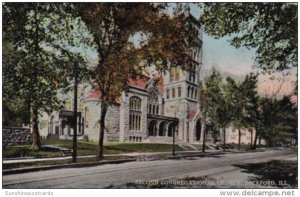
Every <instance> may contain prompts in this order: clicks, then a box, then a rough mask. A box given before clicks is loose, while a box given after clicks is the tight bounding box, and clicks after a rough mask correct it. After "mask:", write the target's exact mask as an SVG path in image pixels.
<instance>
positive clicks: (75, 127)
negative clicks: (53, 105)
mask: <svg viewBox="0 0 300 197" xmlns="http://www.w3.org/2000/svg"><path fill="white" fill-rule="evenodd" d="M77 70H78V66H77V63H74V98H73V100H74V102H73V104H74V107H73V109H74V114H73V117H74V120H73V122H74V132H73V151H72V162H73V163H76V161H77V86H78V76H77V75H78V71H77Z"/></svg>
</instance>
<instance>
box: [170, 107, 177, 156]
mask: <svg viewBox="0 0 300 197" xmlns="http://www.w3.org/2000/svg"><path fill="white" fill-rule="evenodd" d="M171 108H172V109H174V115H175V119H176V112H177V110H176V107H175V106H173V105H172V106H171ZM177 124H178V123H177V121H176V122H175V124H174V127H173V133H172V137H173V142H172V155H173V156H175V129H176V128H177Z"/></svg>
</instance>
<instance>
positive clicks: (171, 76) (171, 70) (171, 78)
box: [170, 68, 175, 82]
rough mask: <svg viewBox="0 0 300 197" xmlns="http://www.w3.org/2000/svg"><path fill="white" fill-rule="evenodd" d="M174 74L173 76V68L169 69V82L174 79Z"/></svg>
mask: <svg viewBox="0 0 300 197" xmlns="http://www.w3.org/2000/svg"><path fill="white" fill-rule="evenodd" d="M174 74H175V73H174V68H171V69H170V82H172V81H174V77H175V75H174Z"/></svg>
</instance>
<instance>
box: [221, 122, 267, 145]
mask: <svg viewBox="0 0 300 197" xmlns="http://www.w3.org/2000/svg"><path fill="white" fill-rule="evenodd" d="M240 131H241V139H240V143H241V144H247V145H250V144H251V141H252V144H253V143H254V138H255V134H256V131H255V129H247V128H241V129H240ZM225 137H226V139H225V142H226V144H231V143H233V144H238V143H239V129H238V128H235V127H233V126H229V127H227V128H226V133H225ZM220 138H221V141H222V143H223V142H224V136H223V132H222V131H221V133H220ZM258 143H259V139H257V144H258ZM261 144H265V141H264V140H263V139H261Z"/></svg>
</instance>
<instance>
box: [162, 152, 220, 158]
mask: <svg viewBox="0 0 300 197" xmlns="http://www.w3.org/2000/svg"><path fill="white" fill-rule="evenodd" d="M223 154H224V153H223V152H217V153H198V154H191V155H178V156H176V155H175V156H170V157H166V159H180V158H187V157H209V156H215V155H223Z"/></svg>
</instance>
